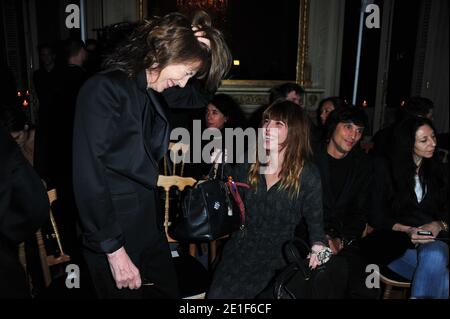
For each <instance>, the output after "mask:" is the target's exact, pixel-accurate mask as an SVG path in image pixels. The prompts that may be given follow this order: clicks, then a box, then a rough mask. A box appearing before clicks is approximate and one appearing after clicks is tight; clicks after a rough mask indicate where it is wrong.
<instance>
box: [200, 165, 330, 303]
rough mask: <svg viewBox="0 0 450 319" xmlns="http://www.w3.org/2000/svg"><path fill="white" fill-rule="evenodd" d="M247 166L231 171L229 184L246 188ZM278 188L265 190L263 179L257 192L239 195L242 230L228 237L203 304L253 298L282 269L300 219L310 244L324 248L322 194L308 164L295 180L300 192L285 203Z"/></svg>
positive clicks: (317, 179)
mask: <svg viewBox="0 0 450 319" xmlns="http://www.w3.org/2000/svg"><path fill="white" fill-rule="evenodd" d="M248 169H249V165H248V164H240V165H237V166H236V169H235V179H236V180H238V181H243V182H247V174H248ZM279 183H280V182H278V183H276V184H275V185H273V186H272V187H271V188H270V189H269V190H267V189H266V182H265V178H264V177H263V175H260V179H259V188H258V191H256V190H255V189H254V188H252V189H250V190H248V191H245V192H244V194H243V195H244V198H243V199H244V202H245V207H246V219H245V230H244V231H242V230H238V231H236V232H235V233H233V234H232V237H231V239H230V240H229V241H228V242H227V244H226V246H225V248H224V252H223V255H222V258H221V261H220V263H219V265H218V267H217V270H216V273H215V276H214V279H213V283H212V285H211V288H210V291H209V294H208V297H209V298H254V297H255V296H256V295H257V294H258V293H259V292H261V291H262V290H263V289H264V288H265V287H266V286H267V285H268V283H269V282H270V280H271V279H272V278H273V277H274V276H275V274H276V272H277V270H280V269H282V268H283V267H284V266H285V265H286V262H285V260H284V258H283V252H282V247H283V245H284V243H286V242H287V241H289V240H292V239H293V238H294V229H295V227H296V225H297V224H298V223H299V221H300V219H301V217H302V216H304V217H305V219H306V221H307V223H308V225H309V229H310V240H311V242H315V241H322V242H325V238H324V232H323V225H322V191H321V183H320V176H319V172H318V170H317V168H316V167H315V166H314V165H313V164H311V163H308V164H306V165H305V167H304V169H303V173H302V175H301V190H300V194H299V196H298V197H296V198H294V199H291V198H290V197H289V195H288V193H287V192H286V191H280V190H278V186H279Z"/></svg>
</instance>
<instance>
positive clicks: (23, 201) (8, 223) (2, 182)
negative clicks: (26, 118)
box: [0, 127, 49, 299]
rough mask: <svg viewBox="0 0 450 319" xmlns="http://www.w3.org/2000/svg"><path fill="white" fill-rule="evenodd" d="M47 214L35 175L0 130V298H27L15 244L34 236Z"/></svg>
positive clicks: (41, 186) (27, 294)
mask: <svg viewBox="0 0 450 319" xmlns="http://www.w3.org/2000/svg"><path fill="white" fill-rule="evenodd" d="M48 214H49V203H48V198H47V194H46V192H45V188H44V186H43V184H42V182H41V180H40V178H39V176H38V175H37V174H36V173H35V172H34V170H33V168H32V167H31V166H30V164H29V163H28V162H27V160H26V159H25V157H24V156H23V155H22V153H21V152H20V149H19V147H18V146H17V144H16V143H15V142H14V140H13V139H12V138H11V136H9V134H8V133H7V132H6V131H4V129H3V128H1V127H0V261H1V262H0V299H1V298H28V297H29V290H28V287H27V282H26V276H25V273H24V269H23V268H22V265H21V264H20V261H19V256H18V245H19V244H20V243H21V242H23V241H24V240H25V239H27V238H28V237H30V236H33V235H34V233H35V232H36V230H37V229H38V228H39V227H40V226H41V225H42V224H44V222H45V220H46V219H47V218H48Z"/></svg>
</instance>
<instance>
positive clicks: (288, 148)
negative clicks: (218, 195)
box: [248, 100, 312, 198]
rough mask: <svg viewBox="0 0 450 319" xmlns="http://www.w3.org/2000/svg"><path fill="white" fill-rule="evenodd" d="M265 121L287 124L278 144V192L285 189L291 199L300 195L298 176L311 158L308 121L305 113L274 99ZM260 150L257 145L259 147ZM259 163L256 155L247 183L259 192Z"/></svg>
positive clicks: (264, 115) (266, 112)
mask: <svg viewBox="0 0 450 319" xmlns="http://www.w3.org/2000/svg"><path fill="white" fill-rule="evenodd" d="M266 120H275V121H282V122H284V123H286V125H287V129H288V132H287V138H286V140H285V141H284V142H283V143H282V144H281V149H282V150H284V152H285V153H284V160H283V163H281V171H280V173H279V177H280V180H281V183H280V185H279V190H287V191H288V192H289V196H290V197H291V198H293V197H296V196H298V194H299V193H300V184H301V178H300V177H301V174H302V170H303V167H304V165H305V160H307V159H309V158H310V157H311V156H312V149H311V144H310V128H309V121H308V118H307V115H306V113H305V111H304V110H303V109H302V108H301V107H300V106H298V105H297V104H295V103H293V102H291V101H288V100H281V101H280V100H277V101H275V102H274V103H273V104H272V105H270V106H269V107H268V108H267V109H266V110H265V112H264V113H263V116H262V122H261V126H262V124H263V123H264V122H265V121H266ZM258 147H260V145H258ZM260 168H261V163H260V161H259V159H258V151H257V152H256V162H255V163H254V164H252V165H251V166H250V171H249V174H248V182H249V183H250V184H251V185H252V186H253V187H255V188H256V189H258V181H259V174H260Z"/></svg>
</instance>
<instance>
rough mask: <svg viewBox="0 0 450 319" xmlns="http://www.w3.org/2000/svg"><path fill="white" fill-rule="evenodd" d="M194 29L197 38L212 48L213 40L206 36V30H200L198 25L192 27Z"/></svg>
mask: <svg viewBox="0 0 450 319" xmlns="http://www.w3.org/2000/svg"><path fill="white" fill-rule="evenodd" d="M192 31H194V35H195V36H196V37H197V40H198V41H200V42H202V43H204V44H206V46H207V47H208V48H211V41H209V39H208V38H206V37H205V36H206V32H205V31H202V30H200V29H199V28H198V27H192Z"/></svg>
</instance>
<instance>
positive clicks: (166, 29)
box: [104, 11, 231, 90]
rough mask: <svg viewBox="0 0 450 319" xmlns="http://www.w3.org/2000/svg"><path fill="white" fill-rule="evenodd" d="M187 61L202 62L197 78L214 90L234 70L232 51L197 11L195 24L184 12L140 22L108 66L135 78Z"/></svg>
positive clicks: (114, 53) (207, 20)
mask: <svg viewBox="0 0 450 319" xmlns="http://www.w3.org/2000/svg"><path fill="white" fill-rule="evenodd" d="M193 26H195V27H197V28H198V29H200V30H201V31H203V32H204V33H205V35H204V37H205V38H207V39H209V41H210V47H208V46H207V45H206V44H205V43H203V42H200V41H198V38H197V37H196V36H195V35H194V31H193V30H192V27H193ZM186 62H191V63H192V62H200V63H201V67H200V70H199V71H198V72H197V75H196V77H197V78H201V79H204V81H205V84H206V86H207V87H208V88H209V89H210V90H215V89H216V88H217V87H218V86H219V85H220V81H221V80H222V78H224V77H225V75H226V74H227V72H228V71H229V69H230V65H231V53H230V50H229V49H228V46H227V45H226V43H225V40H224V38H223V35H222V33H221V32H220V31H219V30H217V29H215V28H213V27H212V26H211V18H210V17H209V15H208V14H207V13H205V12H204V11H199V12H197V13H196V14H195V16H194V17H193V19H192V21H190V20H188V19H187V18H186V17H185V16H184V15H182V14H180V13H169V14H167V15H165V16H164V17H154V18H153V19H151V20H146V21H143V22H140V23H139V25H138V26H137V27H136V29H135V30H134V32H133V33H132V34H131V36H130V38H129V39H128V41H127V42H126V43H125V44H124V45H123V46H121V47H119V48H117V50H115V51H114V52H113V53H112V54H111V55H110V56H109V57H108V58H107V59H106V61H105V63H104V66H105V67H106V68H114V69H119V70H122V71H124V72H125V73H127V74H128V76H129V77H130V78H133V77H135V76H136V74H137V73H139V72H140V71H142V70H144V69H153V70H156V71H161V70H162V69H163V68H164V67H166V66H167V65H169V64H174V63H186Z"/></svg>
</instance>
